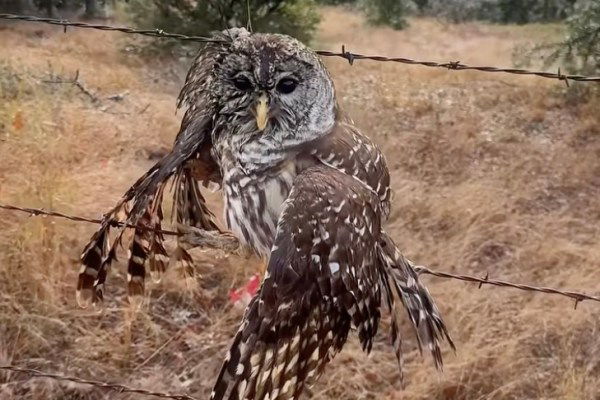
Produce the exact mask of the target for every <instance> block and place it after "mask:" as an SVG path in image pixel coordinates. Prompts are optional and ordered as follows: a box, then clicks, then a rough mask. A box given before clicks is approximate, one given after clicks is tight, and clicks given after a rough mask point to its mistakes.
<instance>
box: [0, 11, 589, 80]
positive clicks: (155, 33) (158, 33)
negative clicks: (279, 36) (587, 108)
mask: <svg viewBox="0 0 600 400" xmlns="http://www.w3.org/2000/svg"><path fill="white" fill-rule="evenodd" d="M0 19H7V20H20V21H28V22H38V23H45V24H51V25H60V26H63V27H64V28H65V31H66V29H67V27H69V26H71V27H76V28H89V29H99V30H104V31H118V32H123V33H128V34H137V35H145V36H152V37H161V38H171V39H178V40H182V41H190V42H220V41H219V40H215V39H211V38H209V37H204V36H187V35H181V34H178V33H169V32H165V31H163V30H161V29H150V30H144V29H133V28H128V27H115V26H109V25H100V24H87V23H84V22H70V21H68V20H63V19H53V18H40V17H34V16H29V15H15V14H0ZM316 53H317V54H319V55H320V56H322V57H340V58H343V59H345V60H347V61H348V62H349V63H350V65H352V64H353V63H354V61H356V60H371V61H380V62H396V63H402V64H410V65H421V66H425V67H430V68H444V69H448V70H452V71H461V70H475V71H482V72H501V73H507V74H515V75H534V76H539V77H542V78H548V79H558V80H560V81H564V82H565V83H566V84H567V85H568V84H569V81H578V82H600V76H585V75H569V74H562V73H561V72H560V69H559V70H558V72H557V73H554V72H545V71H531V70H526V69H518V68H499V67H486V66H472V65H466V64H462V63H461V62H460V61H449V62H444V63H438V62H435V61H419V60H413V59H411V58H404V57H385V56H377V55H376V56H373V55H364V54H358V53H352V52H349V51H346V48H345V46H342V51H341V52H334V51H328V50H317V51H316Z"/></svg>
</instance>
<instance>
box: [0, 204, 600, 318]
mask: <svg viewBox="0 0 600 400" xmlns="http://www.w3.org/2000/svg"><path fill="white" fill-rule="evenodd" d="M0 208H1V209H5V210H9V211H17V212H23V213H27V214H29V215H33V216H38V215H45V216H50V217H57V218H64V219H68V220H71V221H76V222H87V223H92V224H100V223H102V220H100V219H92V218H85V217H79V216H76V215H67V214H64V213H60V212H56V211H46V210H42V209H39V208H27V207H17V206H13V205H8V204H0ZM127 226H128V227H131V228H138V229H142V230H144V229H145V230H154V229H152V228H150V227H146V226H137V227H136V226H134V225H127ZM156 231H158V232H160V233H163V234H165V235H179V236H181V235H185V234H186V233H189V232H186V231H182V232H174V231H163V230H156ZM225 235H226V236H228V235H227V234H225ZM413 267H414V268H415V270H416V271H417V273H419V274H426V275H434V276H437V277H440V278H446V279H456V280H461V281H467V282H475V283H479V287H481V285H484V284H486V285H494V286H502V287H511V288H515V289H520V290H527V291H530V292H541V293H547V294H558V295H562V296H565V297H568V298H571V299H573V300H575V307H577V304H578V303H580V302H582V301H584V300H590V301H596V302H600V296H591V295H588V294H585V293H580V292H573V291H570V290H560V289H553V288H548V287H543V286H532V285H525V284H521V283H511V282H507V281H502V280H495V279H489V276H487V275H486V276H485V277H484V278H479V277H476V276H470V275H459V274H451V273H449V272H442V271H434V270H432V269H429V268H427V267H424V266H415V265H413Z"/></svg>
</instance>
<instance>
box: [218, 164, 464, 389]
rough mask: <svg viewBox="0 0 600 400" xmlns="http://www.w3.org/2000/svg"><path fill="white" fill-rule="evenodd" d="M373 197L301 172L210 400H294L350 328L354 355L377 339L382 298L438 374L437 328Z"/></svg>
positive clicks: (363, 189) (396, 338)
mask: <svg viewBox="0 0 600 400" xmlns="http://www.w3.org/2000/svg"><path fill="white" fill-rule="evenodd" d="M382 213H383V210H382V206H381V200H380V196H379V194H377V193H376V192H374V191H373V190H372V189H370V188H369V187H368V186H367V185H365V184H364V183H362V182H361V181H359V180H358V179H356V178H354V177H352V176H349V175H346V174H344V173H342V172H340V171H339V170H337V169H334V168H331V167H327V166H319V167H312V168H309V169H307V170H305V171H304V172H302V173H301V174H300V175H298V177H297V178H296V180H295V181H294V185H293V188H292V191H291V192H290V195H289V197H288V199H287V200H286V202H285V203H284V206H283V210H282V214H281V216H280V219H279V223H278V227H277V234H276V238H275V242H274V245H273V248H272V252H271V256H270V259H269V264H268V268H267V273H266V276H265V279H264V281H263V284H262V287H261V290H260V291H259V292H258V293H257V295H256V296H255V297H254V298H253V299H252V301H251V302H250V305H249V306H248V308H247V310H246V313H245V315H244V318H243V320H242V323H241V326H240V328H239V330H238V332H237V333H236V335H235V337H234V339H233V344H232V345H231V348H230V350H229V352H228V354H227V356H226V359H225V362H224V363H223V366H222V368H221V371H220V374H219V376H218V378H217V381H216V384H215V386H214V389H213V393H212V396H211V399H214V400H223V399H227V400H230V399H252V400H262V399H270V400H275V399H280V400H283V399H292V398H293V399H295V398H298V396H299V395H300V393H301V392H302V391H303V389H304V388H305V387H307V386H310V385H311V384H313V383H314V382H315V381H316V379H317V378H318V376H319V375H320V374H321V373H322V371H323V369H324V367H325V366H326V364H327V363H328V362H329V361H330V360H331V359H332V358H333V357H334V355H335V354H336V353H337V352H339V351H340V350H341V348H342V346H343V345H344V343H345V342H346V338H347V335H348V332H349V330H350V328H351V327H354V328H355V329H356V330H357V332H358V337H359V339H360V342H361V344H362V347H363V350H365V351H367V352H368V351H370V349H371V346H372V342H373V339H374V336H375V334H376V332H377V328H378V325H379V318H380V306H381V300H382V297H383V298H385V300H386V303H387V304H388V306H389V307H390V309H391V311H392V326H391V334H392V339H393V342H394V346H395V350H396V353H397V356H398V361H399V362H401V358H400V350H401V349H400V342H401V341H400V333H399V320H398V306H399V305H403V306H404V308H405V309H406V311H407V313H408V317H409V321H410V322H411V323H412V325H413V327H414V328H415V333H416V335H417V338H418V339H419V341H418V343H419V345H423V347H425V348H427V349H428V350H430V351H431V352H432V354H433V356H434V360H435V363H436V366H438V367H440V368H441V351H440V349H439V342H440V340H441V339H444V338H445V339H447V340H448V341H449V342H450V344H451V346H452V347H453V345H452V342H451V340H450V337H449V336H448V334H447V332H446V328H445V326H444V323H443V321H442V319H441V317H440V316H439V312H438V310H437V307H436V306H435V303H434V302H433V299H432V298H431V296H430V295H429V293H428V291H427V289H425V287H423V286H422V285H421V283H420V282H419V280H418V276H417V274H416V273H415V271H414V270H413V268H412V265H411V264H410V263H408V262H407V261H406V260H405V259H404V257H403V256H402V255H401V254H400V252H399V251H398V249H397V248H396V247H395V245H394V243H393V242H392V241H391V239H390V238H389V237H388V236H387V235H386V234H385V233H384V232H383V231H382V230H381V224H380V221H381V218H382Z"/></svg>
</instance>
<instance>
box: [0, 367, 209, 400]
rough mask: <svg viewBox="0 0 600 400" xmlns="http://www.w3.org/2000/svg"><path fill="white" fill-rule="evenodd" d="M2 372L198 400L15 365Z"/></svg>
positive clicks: (124, 391) (120, 390) (182, 399)
mask: <svg viewBox="0 0 600 400" xmlns="http://www.w3.org/2000/svg"><path fill="white" fill-rule="evenodd" d="M0 370H4V371H11V372H16V373H19V374H27V375H29V376H30V377H31V378H49V379H53V380H57V381H65V382H73V383H79V384H82V385H90V386H94V387H97V388H101V389H105V390H112V391H115V392H118V393H135V394H140V395H143V396H154V397H160V398H163V399H175V400H198V399H197V398H195V397H192V396H189V395H187V394H169V393H163V392H155V391H152V390H145V389H138V388H132V387H129V386H125V385H122V384H119V383H108V382H101V381H93V380H90V379H82V378H78V377H76V376H65V375H59V374H52V373H48V372H42V371H38V370H36V369H30V368H19V367H15V366H13V365H0Z"/></svg>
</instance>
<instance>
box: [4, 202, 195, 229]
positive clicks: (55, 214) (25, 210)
mask: <svg viewBox="0 0 600 400" xmlns="http://www.w3.org/2000/svg"><path fill="white" fill-rule="evenodd" d="M0 209H4V210H9V211H18V212H23V213H26V214H29V215H31V216H34V217H37V216H47V217H57V218H64V219H68V220H70V221H75V222H88V223H90V224H102V223H103V221H102V220H101V219H97V218H86V217H80V216H77V215H68V214H64V213H61V212H58V211H47V210H44V209H41V208H29V207H18V206H13V205H10V204H1V203H0ZM113 225H114V226H124V225H125V226H127V227H128V228H135V229H139V230H145V231H152V232H156V233H161V234H163V235H172V236H182V235H184V233H183V232H182V233H179V232H175V231H168V230H164V229H154V228H152V227H149V226H144V225H132V224H124V223H119V222H114V223H113Z"/></svg>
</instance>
